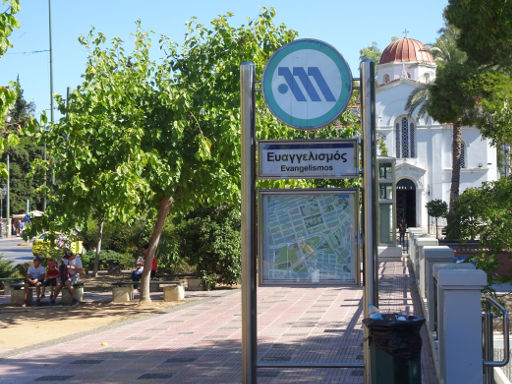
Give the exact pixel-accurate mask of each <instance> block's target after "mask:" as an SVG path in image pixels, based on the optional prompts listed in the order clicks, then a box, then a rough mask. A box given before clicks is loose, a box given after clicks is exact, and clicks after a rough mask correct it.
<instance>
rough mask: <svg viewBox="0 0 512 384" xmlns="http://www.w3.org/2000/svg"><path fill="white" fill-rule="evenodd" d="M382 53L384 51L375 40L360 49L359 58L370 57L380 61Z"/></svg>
mask: <svg viewBox="0 0 512 384" xmlns="http://www.w3.org/2000/svg"><path fill="white" fill-rule="evenodd" d="M381 55H382V52H381V50H380V49H379V46H378V45H377V43H376V42H375V41H372V45H370V46H369V47H364V48H362V49H360V50H359V60H363V59H370V60H373V61H375V63H378V62H379V60H380V57H381Z"/></svg>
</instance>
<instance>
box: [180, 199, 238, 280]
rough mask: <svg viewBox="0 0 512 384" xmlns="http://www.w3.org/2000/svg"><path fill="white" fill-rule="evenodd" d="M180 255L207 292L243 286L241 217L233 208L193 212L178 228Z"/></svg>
mask: <svg viewBox="0 0 512 384" xmlns="http://www.w3.org/2000/svg"><path fill="white" fill-rule="evenodd" d="M177 236H178V244H179V252H180V255H181V257H182V258H184V259H185V260H187V262H188V264H190V265H193V266H195V268H196V273H197V275H198V276H199V277H200V278H201V281H202V284H203V286H204V288H206V289H213V288H214V287H215V284H217V283H221V284H237V283H239V282H240V273H241V268H240V250H241V249H240V214H239V211H238V210H237V209H235V208H232V207H220V208H209V209H201V210H198V211H195V212H193V213H192V214H191V215H190V216H189V218H186V219H185V220H184V221H183V222H182V223H181V224H180V225H179V226H178V228H177Z"/></svg>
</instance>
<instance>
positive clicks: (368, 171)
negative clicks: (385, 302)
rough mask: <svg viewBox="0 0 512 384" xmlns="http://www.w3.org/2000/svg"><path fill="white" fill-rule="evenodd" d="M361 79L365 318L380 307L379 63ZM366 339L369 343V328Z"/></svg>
mask: <svg viewBox="0 0 512 384" xmlns="http://www.w3.org/2000/svg"><path fill="white" fill-rule="evenodd" d="M360 72H361V74H360V79H361V131H362V136H363V189H364V195H363V209H364V213H363V223H364V224H363V225H364V227H363V231H364V247H363V249H364V251H363V255H364V293H363V315H364V317H367V316H368V306H369V305H375V306H376V307H377V306H378V304H379V298H378V261H377V252H378V248H377V241H378V239H377V209H378V199H377V198H378V191H377V186H378V183H377V167H378V164H377V150H376V135H375V128H376V124H375V63H374V62H373V61H372V60H369V59H365V60H363V61H362V62H361V64H360ZM364 332H365V334H364V339H365V340H368V334H367V330H366V328H365V329H364ZM364 361H365V383H368V382H370V370H371V362H370V350H369V345H368V341H366V342H365V344H364Z"/></svg>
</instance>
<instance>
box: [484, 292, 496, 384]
mask: <svg viewBox="0 0 512 384" xmlns="http://www.w3.org/2000/svg"><path fill="white" fill-rule="evenodd" d="M483 320H484V324H483V326H484V361H493V358H494V356H493V352H494V345H493V337H494V335H493V324H492V321H493V314H492V311H491V305H490V304H489V302H487V303H486V311H485V312H484V315H483ZM493 383H494V368H493V367H492V366H485V365H484V384H493Z"/></svg>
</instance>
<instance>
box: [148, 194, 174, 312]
mask: <svg viewBox="0 0 512 384" xmlns="http://www.w3.org/2000/svg"><path fill="white" fill-rule="evenodd" d="M173 202H174V199H173V198H172V197H164V198H163V199H162V200H160V204H159V207H158V217H157V219H156V223H155V226H154V227H153V233H152V234H151V240H149V249H148V253H147V254H146V258H145V259H144V271H143V272H142V276H141V284H140V301H141V302H143V301H144V302H149V301H151V296H150V294H149V282H150V280H151V264H152V263H153V257H155V253H156V248H157V247H158V242H159V241H160V235H161V234H162V231H163V229H164V224H165V219H166V218H167V215H168V214H169V211H170V210H171V206H172V203H173Z"/></svg>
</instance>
